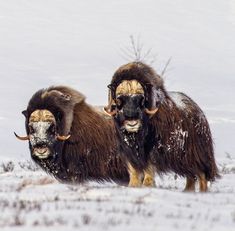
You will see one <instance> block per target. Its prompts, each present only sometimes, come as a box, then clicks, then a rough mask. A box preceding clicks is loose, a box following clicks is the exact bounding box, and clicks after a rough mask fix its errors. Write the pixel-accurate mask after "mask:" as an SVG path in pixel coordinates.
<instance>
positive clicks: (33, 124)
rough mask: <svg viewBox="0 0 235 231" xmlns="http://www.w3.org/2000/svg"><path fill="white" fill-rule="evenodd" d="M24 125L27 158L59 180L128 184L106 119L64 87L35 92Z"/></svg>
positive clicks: (110, 123)
mask: <svg viewBox="0 0 235 231" xmlns="http://www.w3.org/2000/svg"><path fill="white" fill-rule="evenodd" d="M23 114H24V115H25V117H26V121H25V126H26V132H27V136H25V137H20V136H18V135H16V134H15V135H16V136H17V137H18V138H19V139H21V140H29V148H30V152H31V157H32V159H33V160H34V161H35V162H36V163H37V164H38V165H40V166H41V167H42V168H43V169H44V170H45V171H47V172H48V173H50V174H52V175H53V176H54V177H55V178H57V179H58V180H60V181H62V182H68V183H81V182H83V181H85V180H95V181H98V182H103V181H115V182H117V183H121V184H126V183H128V180H129V177H128V171H127V168H126V165H125V161H123V160H122V159H121V157H120V156H118V155H117V154H116V152H117V142H116V134H115V128H114V124H113V120H112V119H110V118H109V119H107V117H106V118H105V116H104V115H102V113H100V112H98V111H96V110H95V109H94V108H93V107H91V106H89V105H88V104H87V103H86V102H85V97H84V96H83V95H82V94H81V93H79V92H77V91H76V90H74V89H71V88H69V87H64V86H57V87H50V88H48V89H42V90H39V91H38V92H36V93H35V94H34V95H33V96H32V98H31V100H30V101H29V104H28V107H27V110H25V111H23Z"/></svg>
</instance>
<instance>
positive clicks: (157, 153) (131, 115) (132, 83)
mask: <svg viewBox="0 0 235 231" xmlns="http://www.w3.org/2000/svg"><path fill="white" fill-rule="evenodd" d="M109 88H110V92H109V105H108V106H107V107H106V108H105V110H106V112H108V114H109V115H112V116H113V117H114V120H115V125H116V129H117V131H118V136H119V140H120V152H121V153H123V154H124V155H125V157H126V159H127V162H128V165H129V175H130V182H129V185H130V186H140V185H141V184H142V178H141V174H144V181H143V185H146V186H153V185H154V172H155V171H157V172H158V173H160V174H161V173H166V172H169V171H172V172H174V173H176V174H178V175H180V176H183V177H186V187H185V191H195V183H196V180H197V179H198V180H199V185H200V191H207V182H208V181H214V180H215V178H216V177H217V176H218V170H217V166H216V163H215V159H214V151H213V142H212V136H211V132H210V128H209V124H208V122H207V120H206V117H205V115H204V113H203V112H202V110H201V109H200V108H199V106H198V105H197V104H196V103H195V102H194V101H193V100H192V99H190V98H189V97H188V96H186V95H185V94H183V93H179V92H167V91H166V90H165V87H164V84H163V80H162V78H161V77H160V76H159V75H157V74H156V73H155V71H154V70H153V69H152V68H151V67H150V66H148V65H146V64H144V63H141V62H133V63H129V64H126V65H124V66H122V67H120V68H119V69H118V70H117V71H116V72H115V74H114V76H113V78H112V81H111V84H110V85H109Z"/></svg>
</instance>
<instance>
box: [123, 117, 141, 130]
mask: <svg viewBox="0 0 235 231" xmlns="http://www.w3.org/2000/svg"><path fill="white" fill-rule="evenodd" d="M140 126H141V122H140V120H125V121H124V128H125V129H126V131H128V132H138V131H139V128H140Z"/></svg>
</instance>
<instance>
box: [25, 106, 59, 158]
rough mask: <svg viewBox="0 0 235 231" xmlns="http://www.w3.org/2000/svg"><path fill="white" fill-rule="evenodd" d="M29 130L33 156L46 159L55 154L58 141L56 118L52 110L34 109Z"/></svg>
mask: <svg viewBox="0 0 235 231" xmlns="http://www.w3.org/2000/svg"><path fill="white" fill-rule="evenodd" d="M28 131H29V135H28V136H29V143H30V149H31V154H32V156H33V157H36V158H39V159H46V158H48V157H49V156H50V155H52V154H53V150H55V149H54V147H55V144H56V142H58V141H57V139H56V120H55V117H54V116H53V114H52V113H51V112H50V111H48V110H36V111H34V112H33V113H32V114H31V115H30V117H29V123H28Z"/></svg>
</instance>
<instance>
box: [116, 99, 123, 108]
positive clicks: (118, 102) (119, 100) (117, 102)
mask: <svg viewBox="0 0 235 231" xmlns="http://www.w3.org/2000/svg"><path fill="white" fill-rule="evenodd" d="M116 104H117V106H119V107H120V106H121V105H122V100H121V99H120V98H117V99H116Z"/></svg>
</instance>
